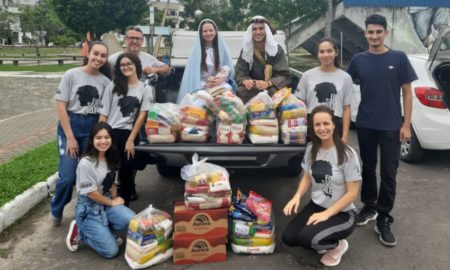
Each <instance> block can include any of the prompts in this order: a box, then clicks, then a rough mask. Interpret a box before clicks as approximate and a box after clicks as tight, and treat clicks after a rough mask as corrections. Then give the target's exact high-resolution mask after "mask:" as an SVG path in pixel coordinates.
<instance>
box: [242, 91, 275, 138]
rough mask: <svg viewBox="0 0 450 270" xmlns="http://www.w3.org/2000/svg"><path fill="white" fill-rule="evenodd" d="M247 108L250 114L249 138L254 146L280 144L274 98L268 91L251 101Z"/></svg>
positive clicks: (246, 105)
mask: <svg viewBox="0 0 450 270" xmlns="http://www.w3.org/2000/svg"><path fill="white" fill-rule="evenodd" d="M245 107H246V109H247V113H248V119H249V124H248V137H249V139H250V141H251V142H252V143H254V144H266V143H278V120H277V118H276V115H275V110H274V104H273V101H272V98H271V97H270V96H269V95H268V94H267V92H266V91H263V92H260V93H259V94H257V95H256V96H254V97H253V98H252V99H250V100H249V101H248V102H247V103H246V104H245Z"/></svg>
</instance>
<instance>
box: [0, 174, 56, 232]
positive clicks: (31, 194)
mask: <svg viewBox="0 0 450 270" xmlns="http://www.w3.org/2000/svg"><path fill="white" fill-rule="evenodd" d="M57 179H58V172H56V173H54V174H53V175H51V176H50V177H48V178H47V180H45V181H42V182H39V183H37V184H35V185H34V186H32V187H31V188H29V189H27V190H25V191H24V192H23V193H22V194H19V195H17V196H16V197H15V198H14V199H13V200H12V201H10V202H8V203H7V204H5V205H3V206H2V207H1V208H0V233H1V232H2V231H3V230H4V229H6V228H8V226H9V225H11V224H13V223H14V222H15V221H16V220H18V219H19V218H21V217H23V216H24V215H25V214H26V213H28V211H30V210H31V209H32V208H33V207H34V206H36V205H37V204H38V203H40V202H41V201H42V200H43V199H44V198H45V197H48V196H50V193H51V192H53V191H54V190H55V182H56V180H57Z"/></svg>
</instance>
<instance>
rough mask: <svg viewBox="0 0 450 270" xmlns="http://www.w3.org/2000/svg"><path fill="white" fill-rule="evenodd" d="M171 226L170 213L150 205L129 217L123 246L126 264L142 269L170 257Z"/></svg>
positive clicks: (171, 250)
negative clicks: (131, 217) (125, 240)
mask: <svg viewBox="0 0 450 270" xmlns="http://www.w3.org/2000/svg"><path fill="white" fill-rule="evenodd" d="M172 227H173V222H172V219H171V217H170V215H169V214H168V213H166V212H163V211H161V210H158V209H156V208H153V207H152V205H150V206H148V207H147V208H146V209H144V210H143V211H142V212H140V213H139V214H137V215H136V216H135V217H134V218H133V219H131V221H130V224H129V226H128V234H127V244H126V248H125V259H126V261H127V263H128V265H129V266H130V267H131V268H132V269H142V268H146V267H149V266H152V265H155V264H159V263H162V262H164V261H166V260H168V259H169V258H170V257H172V253H173V249H172V239H171V234H172Z"/></svg>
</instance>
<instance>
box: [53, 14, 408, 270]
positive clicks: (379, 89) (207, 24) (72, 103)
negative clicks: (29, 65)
mask: <svg viewBox="0 0 450 270" xmlns="http://www.w3.org/2000/svg"><path fill="white" fill-rule="evenodd" d="M365 26H366V30H365V37H366V39H367V42H368V45H369V49H368V50H367V51H365V52H362V53H358V54H356V55H355V56H354V57H353V59H352V60H351V63H350V65H349V67H348V69H347V72H346V71H344V70H342V69H341V68H340V66H339V63H338V61H337V55H338V45H337V44H336V42H335V41H334V40H333V39H331V38H324V39H322V40H320V41H319V43H318V44H317V58H318V60H319V62H320V65H319V66H318V67H316V68H313V69H311V70H308V71H306V72H305V73H304V74H303V76H302V77H301V79H300V82H299V84H298V87H297V89H296V91H295V94H296V95H297V97H298V98H300V99H301V100H303V101H304V102H305V104H306V106H307V110H308V125H309V135H308V137H309V139H308V140H309V142H310V143H308V145H307V147H306V151H305V155H304V159H303V161H302V164H301V165H302V168H303V175H302V177H301V179H300V183H299V185H298V188H297V191H296V192H295V194H294V196H293V197H292V198H291V199H290V200H289V202H288V203H287V204H286V206H285V207H284V209H283V212H284V214H285V215H291V214H293V213H295V214H297V212H298V210H299V208H300V205H301V199H302V198H303V197H304V195H305V194H306V192H307V191H308V190H309V189H311V201H310V202H309V203H307V204H306V206H305V207H303V209H302V210H301V211H300V212H299V213H298V214H297V215H296V216H295V217H294V218H293V219H292V220H291V221H290V223H289V224H288V225H287V227H286V228H285V229H284V231H283V235H282V240H283V242H284V243H285V244H287V245H288V246H302V247H304V248H307V249H313V250H316V251H317V253H318V254H323V255H322V257H321V262H322V263H323V264H324V265H326V266H335V265H338V264H339V262H340V260H341V258H342V255H343V254H344V253H345V252H346V251H347V249H348V246H349V244H348V241H347V240H346V238H347V237H348V236H349V235H350V234H351V233H352V231H353V230H354V228H355V225H365V224H367V223H368V222H369V221H372V220H376V226H375V232H376V233H377V234H378V235H379V239H380V241H381V242H382V243H383V244H384V245H386V246H395V245H396V239H395V237H394V235H393V233H392V232H391V230H390V224H391V223H392V222H393V217H392V216H391V215H390V212H391V210H392V209H393V205H394V200H395V194H396V173H397V169H398V166H399V153H400V143H401V141H405V140H407V139H409V138H410V135H411V134H410V119H411V111H412V96H411V82H412V81H414V80H416V79H417V76H416V74H415V72H414V70H413V69H412V67H411V65H410V63H409V61H408V59H407V57H406V55H405V54H404V53H403V52H401V51H397V50H393V49H388V48H387V47H386V46H385V45H384V38H385V37H386V36H387V35H388V30H387V22H386V19H385V18H384V17H383V16H380V15H377V14H374V15H371V16H369V17H368V18H367V19H366V21H365ZM275 32H276V30H275V29H274V28H273V27H272V25H271V24H270V22H269V21H268V20H267V19H266V18H264V17H262V16H255V17H254V18H252V19H251V20H250V24H249V26H248V28H247V31H246V32H245V36H244V40H243V43H242V44H243V49H242V51H241V54H240V56H239V59H238V60H237V63H236V65H235V66H234V65H233V62H232V59H231V56H230V52H229V50H228V48H227V46H226V44H225V42H224V40H223V39H222V37H221V36H220V33H219V31H218V28H217V25H216V24H215V23H214V21H212V20H210V19H206V20H203V21H201V22H200V24H199V27H198V38H197V39H196V41H195V43H194V47H193V49H192V51H191V53H190V56H189V60H188V63H187V65H186V68H185V70H184V74H183V79H182V82H181V86H180V90H179V95H178V100H177V102H178V103H180V102H181V101H182V99H183V97H184V96H185V95H186V94H188V93H192V92H195V91H197V90H200V89H222V88H223V89H225V90H231V91H233V92H234V93H236V95H237V96H238V97H240V98H241V99H242V101H243V102H244V103H246V102H247V101H249V100H250V99H251V98H252V97H253V96H255V95H257V94H258V93H259V92H261V91H268V93H269V95H273V93H274V92H276V91H277V90H278V89H281V88H283V87H285V86H289V85H290V84H291V81H292V78H291V74H290V70H289V67H288V64H287V58H286V55H285V52H284V50H283V48H282V47H281V46H280V45H279V44H278V43H277V42H276V40H275V38H274V34H275ZM142 41H143V36H142V31H141V30H140V29H139V28H137V27H129V28H128V29H127V31H126V39H125V42H126V45H127V47H126V49H125V52H119V53H116V54H113V55H111V56H110V57H109V62H110V63H111V65H112V66H113V67H114V74H113V75H114V76H112V78H113V81H112V82H111V81H110V79H111V75H112V74H111V72H110V69H109V68H108V66H109V65H108V63H107V57H108V48H107V47H106V46H105V45H104V44H103V43H101V42H93V43H91V44H90V46H89V54H88V56H87V60H86V62H85V65H84V66H83V67H81V68H75V69H72V70H69V71H67V72H66V74H65V75H64V77H63V79H62V81H61V83H60V85H59V87H58V90H57V93H56V95H55V99H56V101H57V102H56V103H57V111H58V116H59V120H60V122H59V125H58V133H57V134H58V147H59V154H60V162H59V178H60V179H59V180H58V181H57V185H56V192H55V196H54V198H53V199H52V202H51V217H52V219H53V222H54V224H55V225H59V224H60V223H61V219H62V214H63V209H64V206H65V205H66V204H67V203H68V202H69V201H70V198H71V196H72V186H73V185H74V184H75V183H76V188H77V198H78V203H77V207H76V217H75V221H72V223H71V226H70V230H69V234H68V236H67V244H68V247H69V249H71V250H72V251H75V250H77V249H78V242H79V240H82V241H83V242H84V243H86V244H87V245H89V246H91V247H92V248H93V249H95V250H96V251H97V252H98V253H99V254H100V255H102V256H104V257H113V256H115V255H116V254H117V252H118V239H116V238H115V236H114V234H113V233H112V231H114V230H123V229H125V228H126V227H127V225H128V221H129V219H131V217H132V216H133V215H134V213H133V211H131V210H130V209H129V208H127V207H126V206H128V205H129V202H130V198H131V197H132V195H133V193H134V190H133V189H134V182H133V178H134V176H135V171H136V169H141V168H140V165H142V164H139V162H137V161H136V160H138V158H137V155H138V154H139V153H138V152H135V150H134V146H135V144H136V143H137V142H136V140H137V138H138V133H139V129H140V128H141V126H142V124H143V123H144V120H145V117H146V112H147V111H148V109H149V107H150V106H151V103H152V102H153V96H152V90H151V89H149V87H148V86H146V85H144V84H143V83H142V82H141V81H140V78H141V76H142V75H143V74H147V73H156V72H157V73H163V74H167V73H168V71H169V67H168V66H167V65H165V64H164V63H161V62H159V61H158V60H156V59H155V58H154V57H153V56H151V55H149V54H146V53H143V52H141V51H140V47H141V45H142ZM353 82H355V83H357V84H360V89H361V103H360V105H359V108H358V116H357V120H356V126H357V134H358V142H359V148H360V157H361V160H362V168H361V166H360V161H359V157H358V154H357V153H356V152H355V150H354V149H353V148H352V147H351V146H349V145H348V144H347V142H348V137H349V127H350V104H351V100H352V94H353ZM400 89H401V92H402V95H400ZM401 98H402V99H403V114H402V106H401V103H400V99H401ZM378 148H380V176H381V184H380V189H379V190H378V188H377V180H376V165H377V160H378V159H377V151H378ZM86 149H87V151H86V152H85V150H86ZM83 152H85V153H86V154H84V155H82V156H81V158H80V154H81V153H83ZM360 186H362V188H361V201H362V202H363V203H364V207H363V208H362V209H361V210H360V211H359V212H358V213H357V212H356V211H355V210H356V207H355V205H354V203H353V202H354V201H355V200H356V198H357V197H358V194H359V191H360ZM119 242H120V241H119Z"/></svg>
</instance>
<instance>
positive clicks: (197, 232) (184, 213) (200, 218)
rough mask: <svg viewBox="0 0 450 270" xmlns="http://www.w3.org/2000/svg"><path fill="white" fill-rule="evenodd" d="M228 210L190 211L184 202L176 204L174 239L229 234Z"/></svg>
mask: <svg viewBox="0 0 450 270" xmlns="http://www.w3.org/2000/svg"><path fill="white" fill-rule="evenodd" d="M227 211H228V209H227V208H217V209H205V210H188V209H187V208H186V206H185V205H184V202H176V203H175V210H174V223H175V225H174V237H177V238H192V237H197V238H198V237H200V236H204V235H208V236H213V235H214V236H216V235H221V236H226V235H227V234H228V220H227V219H228V213H227Z"/></svg>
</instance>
